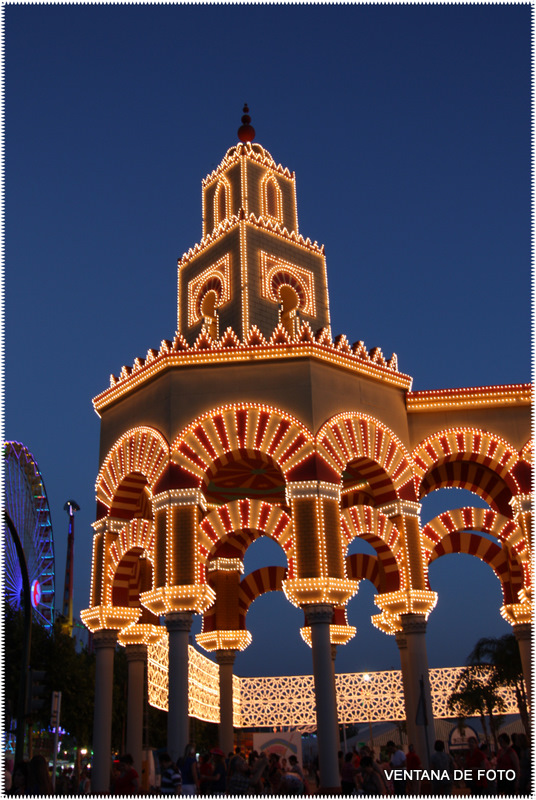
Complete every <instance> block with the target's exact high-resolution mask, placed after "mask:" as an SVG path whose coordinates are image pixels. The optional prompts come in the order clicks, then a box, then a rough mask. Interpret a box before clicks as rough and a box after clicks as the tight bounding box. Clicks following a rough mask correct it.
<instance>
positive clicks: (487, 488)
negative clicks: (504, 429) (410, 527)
mask: <svg viewBox="0 0 536 800" xmlns="http://www.w3.org/2000/svg"><path fill="white" fill-rule="evenodd" d="M412 456H413V461H414V463H415V484H416V492H417V495H418V497H419V498H422V497H424V496H426V495H427V494H428V493H429V492H431V491H433V490H434V489H438V488H441V487H445V486H456V487H459V488H463V489H468V490H469V491H472V492H475V494H478V495H479V496H480V497H482V498H483V499H484V500H486V502H488V503H489V504H490V505H491V506H493V507H494V508H495V510H496V511H499V512H500V513H502V514H505V515H506V516H511V509H510V507H509V505H508V501H509V500H510V499H511V497H512V495H516V494H518V493H519V491H520V486H519V483H518V481H517V479H516V477H515V474H514V473H515V470H516V468H517V466H518V462H519V455H518V452H517V450H516V449H515V448H514V447H512V445H510V444H509V443H508V442H507V441H506V440H504V439H501V438H500V437H498V436H495V435H493V434H491V433H488V432H487V431H483V430H479V429H476V428H450V429H447V430H444V431H440V432H438V433H436V434H434V435H433V436H429V437H428V438H427V439H425V440H424V441H423V442H421V443H420V444H419V445H417V447H416V448H415V449H414V451H413V453H412Z"/></svg>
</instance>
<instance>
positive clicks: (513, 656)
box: [468, 633, 530, 737]
mask: <svg viewBox="0 0 536 800" xmlns="http://www.w3.org/2000/svg"><path fill="white" fill-rule="evenodd" d="M468 663H469V664H472V665H485V664H486V665H489V666H490V667H492V669H493V672H494V682H495V685H496V686H497V687H499V686H508V687H510V688H511V689H513V690H514V692H515V695H516V700H517V706H518V708H519V714H520V716H521V720H522V722H523V727H524V728H525V732H526V734H527V736H529V737H530V725H529V714H528V708H527V693H526V689H525V680H524V677H523V666H522V664H521V655H520V653H519V646H518V644H517V639H516V637H515V636H514V634H513V633H510V634H505V635H504V636H501V637H499V638H491V637H487V638H486V637H485V638H483V639H479V640H478V642H477V643H476V645H475V647H474V648H473V650H472V651H471V653H470V655H469V658H468Z"/></svg>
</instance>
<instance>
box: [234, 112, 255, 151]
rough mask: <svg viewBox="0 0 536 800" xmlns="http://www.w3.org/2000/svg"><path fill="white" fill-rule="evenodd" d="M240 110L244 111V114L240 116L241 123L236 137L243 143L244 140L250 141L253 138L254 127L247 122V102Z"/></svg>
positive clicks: (248, 117)
mask: <svg viewBox="0 0 536 800" xmlns="http://www.w3.org/2000/svg"><path fill="white" fill-rule="evenodd" d="M242 111H243V112H244V116H243V117H242V125H241V126H240V127H239V129H238V138H239V139H240V141H241V142H244V144H245V143H246V142H252V141H253V139H254V138H255V128H253V127H252V126H251V125H250V124H249V123H250V122H251V117H250V116H249V108H248V106H247V103H245V104H244V108H243V109H242Z"/></svg>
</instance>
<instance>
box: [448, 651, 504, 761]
mask: <svg viewBox="0 0 536 800" xmlns="http://www.w3.org/2000/svg"><path fill="white" fill-rule="evenodd" d="M447 707H448V708H449V709H450V710H451V711H453V712H454V713H456V714H457V715H458V720H459V721H460V722H461V721H463V720H466V719H467V718H468V717H474V716H479V717H480V721H481V723H482V730H483V731H484V737H485V740H486V743H487V744H489V735H488V727H487V724H486V715H487V717H488V719H489V727H490V730H491V735H492V736H493V742H494V744H495V749H496V750H498V749H499V748H498V743H497V732H498V729H499V726H500V724H501V722H502V716H501V715H500V712H502V711H505V710H506V704H505V702H504V700H503V698H502V697H501V696H500V694H498V692H497V686H496V685H495V682H494V673H493V669H492V668H491V667H490V666H489V665H471V666H468V667H465V668H464V669H463V671H462V672H461V673H460V675H459V677H458V679H457V681H456V683H455V686H454V691H453V692H452V694H451V695H450V697H449V699H448V700H447Z"/></svg>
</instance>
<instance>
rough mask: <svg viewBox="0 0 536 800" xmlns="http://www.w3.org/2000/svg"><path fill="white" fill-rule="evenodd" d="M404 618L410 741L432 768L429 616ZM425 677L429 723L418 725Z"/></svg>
mask: <svg viewBox="0 0 536 800" xmlns="http://www.w3.org/2000/svg"><path fill="white" fill-rule="evenodd" d="M400 619H401V622H402V632H403V638H404V639H405V641H406V647H405V648H403V647H401V646H400V642H399V648H400V663H401V666H402V675H403V678H402V682H403V686H404V704H405V706H406V725H407V731H408V741H409V743H410V744H413V745H415V750H416V751H417V753H418V755H419V756H420V759H421V761H422V763H423V764H424V765H425V766H426V767H429V757H430V755H431V754H432V753H433V752H434V749H433V748H434V741H435V729H434V717H433V712H432V693H431V691H430V678H429V675H428V656H427V654H426V618H425V617H424V615H423V614H402V615H401V617H400ZM400 638H402V637H400ZM421 678H422V680H423V699H424V711H425V714H426V720H427V725H426V726H425V725H422V724H417V711H418V709H419V699H420V697H421V683H420V681H421Z"/></svg>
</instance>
